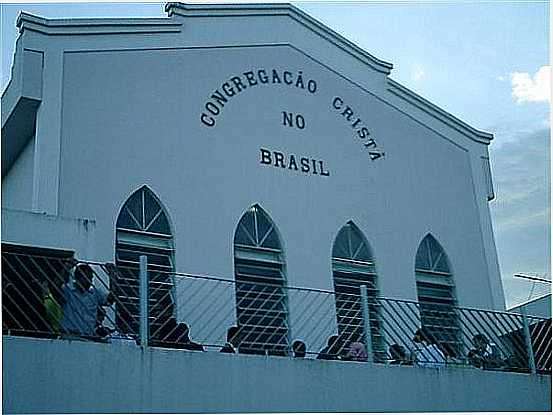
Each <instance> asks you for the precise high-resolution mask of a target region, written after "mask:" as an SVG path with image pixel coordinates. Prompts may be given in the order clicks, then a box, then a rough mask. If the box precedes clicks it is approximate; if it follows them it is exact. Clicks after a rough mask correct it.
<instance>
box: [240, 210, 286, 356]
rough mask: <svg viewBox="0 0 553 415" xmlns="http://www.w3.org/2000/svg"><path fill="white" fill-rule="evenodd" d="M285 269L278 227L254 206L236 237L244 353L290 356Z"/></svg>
mask: <svg viewBox="0 0 553 415" xmlns="http://www.w3.org/2000/svg"><path fill="white" fill-rule="evenodd" d="M284 266H285V261H284V254H283V250H282V244H281V242H280V238H279V236H278V231H277V229H276V226H275V225H274V223H273V222H272V220H271V219H270V217H269V215H268V214H267V213H266V212H265V211H264V210H263V209H261V207H260V206H259V205H254V206H252V207H251V208H249V209H248V210H247V211H246V213H244V215H243V216H242V218H241V219H240V222H239V223H238V226H237V228H236V232H235V234H234V275H235V279H236V286H235V287H236V316H237V320H238V326H239V328H240V333H241V336H240V337H241V344H240V351H241V352H243V353H254V354H265V353H268V354H276V355H284V354H286V353H287V350H288V345H289V339H288V318H287V315H288V312H287V308H288V305H287V298H286V292H285V290H284V286H285V282H286V278H285V273H284Z"/></svg>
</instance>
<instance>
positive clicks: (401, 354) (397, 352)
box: [390, 344, 407, 360]
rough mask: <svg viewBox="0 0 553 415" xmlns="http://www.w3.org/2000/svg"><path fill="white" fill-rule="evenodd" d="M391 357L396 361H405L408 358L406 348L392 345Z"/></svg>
mask: <svg viewBox="0 0 553 415" xmlns="http://www.w3.org/2000/svg"><path fill="white" fill-rule="evenodd" d="M390 357H391V358H392V359H394V360H405V359H406V358H407V353H406V351H405V348H404V347H403V346H401V345H399V344H392V345H391V346H390Z"/></svg>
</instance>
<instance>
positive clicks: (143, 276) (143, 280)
mask: <svg viewBox="0 0 553 415" xmlns="http://www.w3.org/2000/svg"><path fill="white" fill-rule="evenodd" d="M139 278H140V291H139V294H140V345H141V346H142V347H147V346H148V335H149V333H148V331H149V330H148V329H149V324H148V257H147V256H146V255H140V274H139Z"/></svg>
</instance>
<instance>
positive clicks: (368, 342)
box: [360, 285, 374, 362]
mask: <svg viewBox="0 0 553 415" xmlns="http://www.w3.org/2000/svg"><path fill="white" fill-rule="evenodd" d="M360 289H361V309H362V310H363V333H364V334H365V347H366V348H367V356H369V359H368V360H369V361H370V362H374V356H373V347H372V346H373V344H372V339H371V325H370V322H369V296H368V294H367V286H366V285H361V287H360Z"/></svg>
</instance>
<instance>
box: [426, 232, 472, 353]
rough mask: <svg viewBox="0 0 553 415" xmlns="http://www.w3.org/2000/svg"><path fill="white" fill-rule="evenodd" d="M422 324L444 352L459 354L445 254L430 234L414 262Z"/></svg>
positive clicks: (454, 303) (452, 296) (451, 289)
mask: <svg viewBox="0 0 553 415" xmlns="http://www.w3.org/2000/svg"><path fill="white" fill-rule="evenodd" d="M415 275H416V280H417V295H418V300H419V304H420V317H421V325H422V326H423V327H426V328H427V329H428V332H429V333H430V334H431V335H433V337H434V338H435V340H436V341H437V342H438V344H439V345H440V346H441V347H442V349H443V351H444V353H445V354H446V355H448V356H450V357H455V356H458V355H459V352H460V347H461V343H460V339H459V330H460V329H459V320H458V317H457V312H456V310H455V306H456V303H457V301H456V298H455V286H454V282H453V275H452V274H451V272H450V270H449V263H448V259H447V255H446V254H445V252H444V250H443V248H442V247H441V246H440V244H439V243H438V241H436V239H434V237H433V236H432V235H430V234H429V235H427V236H426V237H425V238H424V239H423V240H422V242H421V244H420V246H419V249H418V251H417V256H416V260H415Z"/></svg>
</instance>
